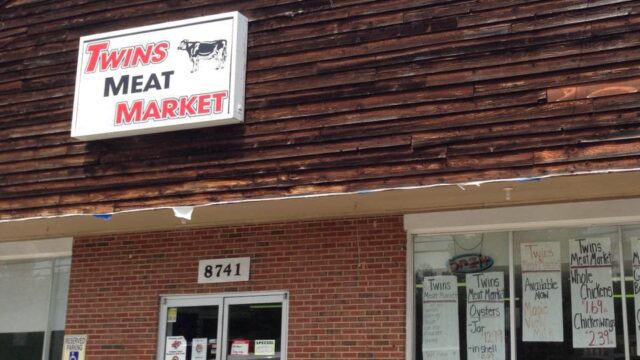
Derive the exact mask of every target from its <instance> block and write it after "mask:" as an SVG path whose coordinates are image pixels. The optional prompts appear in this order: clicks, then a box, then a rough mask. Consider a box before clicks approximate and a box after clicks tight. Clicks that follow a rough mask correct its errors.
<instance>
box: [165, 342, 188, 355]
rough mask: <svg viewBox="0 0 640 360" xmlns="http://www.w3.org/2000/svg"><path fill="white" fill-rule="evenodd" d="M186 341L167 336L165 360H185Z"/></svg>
mask: <svg viewBox="0 0 640 360" xmlns="http://www.w3.org/2000/svg"><path fill="white" fill-rule="evenodd" d="M186 358H187V340H185V338H184V336H167V340H166V343H165V350H164V359H165V360H186Z"/></svg>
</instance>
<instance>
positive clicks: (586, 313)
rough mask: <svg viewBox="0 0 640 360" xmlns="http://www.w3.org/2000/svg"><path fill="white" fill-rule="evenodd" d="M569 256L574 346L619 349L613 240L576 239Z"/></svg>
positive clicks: (573, 241) (570, 247)
mask: <svg viewBox="0 0 640 360" xmlns="http://www.w3.org/2000/svg"><path fill="white" fill-rule="evenodd" d="M569 255H570V256H571V262H570V269H569V274H570V275H569V276H570V281H571V312H572V314H571V324H572V326H573V347H574V348H615V347H616V316H615V310H614V306H613V293H614V291H613V276H612V275H613V274H612V268H611V267H612V265H613V263H612V259H611V239H609V238H587V239H573V240H571V241H570V242H569Z"/></svg>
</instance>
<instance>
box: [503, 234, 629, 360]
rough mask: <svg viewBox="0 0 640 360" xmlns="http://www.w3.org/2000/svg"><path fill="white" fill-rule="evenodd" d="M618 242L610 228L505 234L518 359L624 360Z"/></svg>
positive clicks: (616, 235)
mask: <svg viewBox="0 0 640 360" xmlns="http://www.w3.org/2000/svg"><path fill="white" fill-rule="evenodd" d="M618 238H619V236H618V228H617V227H615V226H613V227H592V228H578V229H575V228H568V229H552V230H536V231H520V232H518V231H516V232H514V233H513V240H514V247H513V249H514V254H513V259H514V265H515V269H514V270H515V271H514V276H515V279H516V281H515V289H516V299H515V300H516V314H518V316H517V317H516V319H517V327H516V328H517V334H516V338H517V339H518V343H517V347H516V348H517V352H518V359H530V360H534V359H535V360H538V359H541V360H545V359H549V360H551V359H571V358H575V359H587V358H589V359H624V329H623V325H622V324H623V317H622V293H621V287H620V263H619V257H618V254H619V251H618V246H619V245H618V244H619V243H618ZM523 283H524V284H523Z"/></svg>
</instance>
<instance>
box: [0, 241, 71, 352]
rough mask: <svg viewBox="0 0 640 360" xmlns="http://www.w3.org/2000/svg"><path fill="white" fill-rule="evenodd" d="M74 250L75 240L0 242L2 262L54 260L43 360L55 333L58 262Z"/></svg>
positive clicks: (0, 258) (49, 349)
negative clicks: (56, 270)
mask: <svg viewBox="0 0 640 360" xmlns="http://www.w3.org/2000/svg"><path fill="white" fill-rule="evenodd" d="M72 248H73V238H58V239H45V240H28V241H27V240H23V241H10V242H0V262H13V261H37V260H45V259H51V260H53V261H52V262H51V281H50V283H49V295H48V298H47V303H48V316H47V320H46V325H45V330H44V336H43V340H42V342H43V344H42V357H41V359H42V360H47V359H49V354H50V352H51V332H52V331H53V330H52V329H51V317H52V316H53V310H54V302H53V301H52V299H53V296H54V291H55V288H54V282H55V266H56V262H57V259H59V258H66V257H71V253H72Z"/></svg>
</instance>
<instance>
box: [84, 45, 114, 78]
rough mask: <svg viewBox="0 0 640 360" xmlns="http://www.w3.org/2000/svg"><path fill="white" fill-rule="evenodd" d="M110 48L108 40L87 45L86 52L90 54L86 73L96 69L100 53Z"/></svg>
mask: <svg viewBox="0 0 640 360" xmlns="http://www.w3.org/2000/svg"><path fill="white" fill-rule="evenodd" d="M108 48H109V43H108V42H101V43H95V44H89V45H87V50H86V51H85V53H88V54H89V61H88V62H87V68H86V69H85V70H84V72H85V73H90V72H94V71H96V66H97V65H98V59H99V55H100V53H101V52H102V51H104V50H106V49H108Z"/></svg>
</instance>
